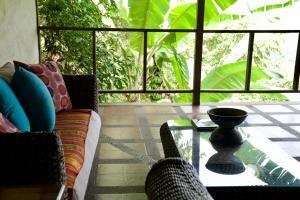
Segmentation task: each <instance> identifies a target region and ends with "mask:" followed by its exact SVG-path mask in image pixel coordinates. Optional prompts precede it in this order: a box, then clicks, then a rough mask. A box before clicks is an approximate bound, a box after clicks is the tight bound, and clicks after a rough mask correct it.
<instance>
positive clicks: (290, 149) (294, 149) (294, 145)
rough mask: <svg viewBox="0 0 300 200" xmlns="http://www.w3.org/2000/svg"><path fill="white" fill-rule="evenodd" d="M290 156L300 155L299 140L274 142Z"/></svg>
mask: <svg viewBox="0 0 300 200" xmlns="http://www.w3.org/2000/svg"><path fill="white" fill-rule="evenodd" d="M274 143H275V144H276V145H278V146H280V148H282V149H283V150H284V151H285V152H287V153H288V154H289V155H290V156H292V157H300V142H274Z"/></svg>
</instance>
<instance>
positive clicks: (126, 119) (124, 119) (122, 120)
mask: <svg viewBox="0 0 300 200" xmlns="http://www.w3.org/2000/svg"><path fill="white" fill-rule="evenodd" d="M102 122H103V125H104V126H105V125H137V124H138V123H139V120H138V117H137V116H128V115H126V116H123V115H104V116H103V117H102Z"/></svg>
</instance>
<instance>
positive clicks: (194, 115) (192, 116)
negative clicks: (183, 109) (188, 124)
mask: <svg viewBox="0 0 300 200" xmlns="http://www.w3.org/2000/svg"><path fill="white" fill-rule="evenodd" d="M187 116H188V118H189V119H208V118H209V116H208V115H207V114H197V113H193V114H187Z"/></svg>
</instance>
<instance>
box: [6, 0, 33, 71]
mask: <svg viewBox="0 0 300 200" xmlns="http://www.w3.org/2000/svg"><path fill="white" fill-rule="evenodd" d="M37 41H38V39H37V27H36V8H35V0H0V67H1V66H2V65H3V64H4V63H6V62H8V61H13V60H18V61H23V62H26V63H38V43H37Z"/></svg>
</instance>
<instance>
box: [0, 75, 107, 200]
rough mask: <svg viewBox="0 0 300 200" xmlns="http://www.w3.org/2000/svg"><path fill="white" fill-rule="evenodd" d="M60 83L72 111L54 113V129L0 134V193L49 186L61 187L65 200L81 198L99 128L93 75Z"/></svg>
mask: <svg viewBox="0 0 300 200" xmlns="http://www.w3.org/2000/svg"><path fill="white" fill-rule="evenodd" d="M63 79H64V81H65V84H66V87H67V90H68V93H69V96H70V100H71V102H72V109H70V110H62V111H60V112H57V113H56V116H55V128H54V130H53V131H51V132H50V133H49V132H47V131H38V132H25V133H18V132H16V133H10V134H5V133H4V134H3V133H0V158H1V164H0V177H1V178H0V194H1V187H11V186H12V187H13V186H16V185H17V186H19V185H22V186H24V185H25V186H26V185H37V184H39V185H41V184H54V185H57V186H58V187H61V188H63V187H62V186H66V187H65V188H66V189H65V190H64V191H63V196H64V198H67V199H76V200H77V199H78V200H81V199H84V196H85V192H86V189H87V185H88V179H89V174H90V171H91V168H92V163H93V159H94V155H95V152H96V147H97V144H98V140H99V134H100V128H101V120H100V116H99V115H98V114H97V111H98V104H97V99H98V97H97V89H96V88H97V87H96V77H95V76H94V75H64V76H63ZM0 196H1V195H0ZM20 197H22V194H20Z"/></svg>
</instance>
